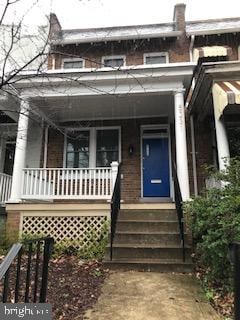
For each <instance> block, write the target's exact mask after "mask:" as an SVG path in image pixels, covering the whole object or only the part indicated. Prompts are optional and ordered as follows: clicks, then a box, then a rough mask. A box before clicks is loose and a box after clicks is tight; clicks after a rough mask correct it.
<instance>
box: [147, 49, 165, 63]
mask: <svg viewBox="0 0 240 320" xmlns="http://www.w3.org/2000/svg"><path fill="white" fill-rule="evenodd" d="M147 57H166V62H164V63H154V64H166V63H169V53H168V52H167V51H161V52H146V53H144V54H143V63H144V64H146V65H151V64H150V63H146V58H147Z"/></svg>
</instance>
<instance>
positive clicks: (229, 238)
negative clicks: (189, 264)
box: [185, 158, 240, 291]
mask: <svg viewBox="0 0 240 320" xmlns="http://www.w3.org/2000/svg"><path fill="white" fill-rule="evenodd" d="M212 175H213V176H214V177H215V178H216V179H219V180H221V181H222V185H223V187H222V188H221V189H217V188H213V189H209V190H206V192H205V193H204V195H202V196H199V197H196V198H195V199H194V200H193V201H191V202H190V201H189V202H187V203H186V204H185V213H186V219H187V222H188V223H189V224H190V227H191V229H192V233H193V240H194V243H195V248H196V255H197V257H198V259H199V261H200V264H201V265H202V266H204V269H205V282H207V283H209V282H210V283H212V284H215V285H218V286H221V287H223V288H225V289H226V290H227V291H228V290H229V289H230V288H231V283H232V280H231V279H232V267H231V265H230V262H229V258H228V247H229V244H230V243H231V242H233V241H239V240H240V159H238V158H233V159H231V160H230V165H229V166H228V167H227V169H226V171H225V172H216V171H212Z"/></svg>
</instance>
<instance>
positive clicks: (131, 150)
mask: <svg viewBox="0 0 240 320" xmlns="http://www.w3.org/2000/svg"><path fill="white" fill-rule="evenodd" d="M133 151H134V148H133V145H132V144H130V145H129V147H128V154H129V155H130V156H131V155H132V154H133Z"/></svg>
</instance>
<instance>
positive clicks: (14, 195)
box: [10, 100, 29, 202]
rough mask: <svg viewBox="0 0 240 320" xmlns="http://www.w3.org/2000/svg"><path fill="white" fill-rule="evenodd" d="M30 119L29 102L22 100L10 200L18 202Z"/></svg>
mask: <svg viewBox="0 0 240 320" xmlns="http://www.w3.org/2000/svg"><path fill="white" fill-rule="evenodd" d="M28 121H29V102H28V101H26V100H25V101H23V100H22V101H21V105H20V114H19V118H18V131H17V140H16V150H15V157H14V166H13V176H12V190H11V197H10V201H13V202H18V201H20V199H21V189H22V169H23V168H24V167H25V158H26V147H27V133H28Z"/></svg>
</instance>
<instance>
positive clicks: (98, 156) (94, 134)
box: [64, 127, 120, 168]
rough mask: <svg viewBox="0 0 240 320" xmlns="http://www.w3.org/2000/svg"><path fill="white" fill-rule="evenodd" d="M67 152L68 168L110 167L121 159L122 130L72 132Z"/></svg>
mask: <svg viewBox="0 0 240 320" xmlns="http://www.w3.org/2000/svg"><path fill="white" fill-rule="evenodd" d="M65 150H66V153H65V157H64V158H65V160H64V166H66V167H67V168H88V167H110V166H111V163H112V162H113V161H119V159H120V129H119V128H116V127H109V128H108V127H104V128H95V127H92V128H88V129H85V130H75V131H74V132H72V131H70V132H69V133H68V134H67V138H66V140H65Z"/></svg>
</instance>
